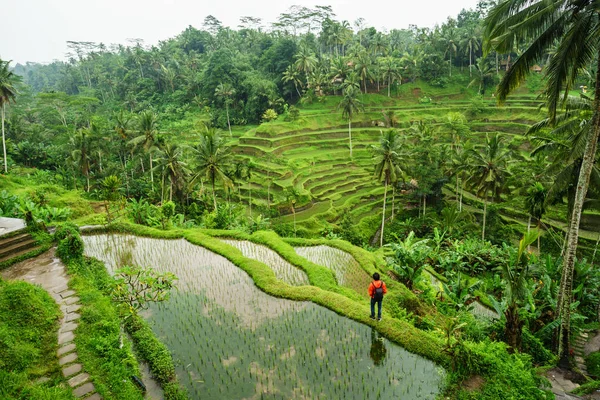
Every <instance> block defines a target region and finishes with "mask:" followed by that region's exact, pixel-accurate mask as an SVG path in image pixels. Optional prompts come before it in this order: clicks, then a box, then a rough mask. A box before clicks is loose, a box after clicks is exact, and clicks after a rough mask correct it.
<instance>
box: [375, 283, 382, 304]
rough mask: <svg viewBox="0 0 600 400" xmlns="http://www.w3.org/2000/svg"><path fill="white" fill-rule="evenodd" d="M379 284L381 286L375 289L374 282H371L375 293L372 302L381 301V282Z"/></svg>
mask: <svg viewBox="0 0 600 400" xmlns="http://www.w3.org/2000/svg"><path fill="white" fill-rule="evenodd" d="M380 282H381V286H379V287H377V286H375V281H373V287H374V288H375V293H374V294H373V299H374V300H377V301H379V300H383V281H380Z"/></svg>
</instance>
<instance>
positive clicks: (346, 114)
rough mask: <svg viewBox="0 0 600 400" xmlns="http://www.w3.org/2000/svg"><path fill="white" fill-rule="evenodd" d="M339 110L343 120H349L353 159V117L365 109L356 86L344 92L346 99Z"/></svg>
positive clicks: (349, 87) (339, 106)
mask: <svg viewBox="0 0 600 400" xmlns="http://www.w3.org/2000/svg"><path fill="white" fill-rule="evenodd" d="M337 108H338V110H339V109H340V108H341V109H342V117H343V118H348V138H349V141H350V158H352V116H353V115H354V113H357V112H359V111H360V110H362V108H363V106H362V103H361V102H360V100H358V94H357V93H356V89H355V88H354V86H348V87H347V88H346V89H345V90H344V97H343V98H342V101H341V102H340V104H338V106H337Z"/></svg>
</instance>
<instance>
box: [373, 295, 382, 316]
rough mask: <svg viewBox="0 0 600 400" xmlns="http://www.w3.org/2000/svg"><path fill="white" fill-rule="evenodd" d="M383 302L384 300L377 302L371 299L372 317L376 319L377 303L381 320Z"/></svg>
mask: <svg viewBox="0 0 600 400" xmlns="http://www.w3.org/2000/svg"><path fill="white" fill-rule="evenodd" d="M382 302H383V299H381V300H375V299H374V298H372V297H371V317H372V318H375V303H377V318H381V303H382Z"/></svg>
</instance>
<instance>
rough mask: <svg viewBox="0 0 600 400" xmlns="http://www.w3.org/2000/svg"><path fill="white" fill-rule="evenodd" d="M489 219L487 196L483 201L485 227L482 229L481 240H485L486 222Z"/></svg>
mask: <svg viewBox="0 0 600 400" xmlns="http://www.w3.org/2000/svg"><path fill="white" fill-rule="evenodd" d="M486 217H487V196H485V197H484V199H483V227H482V229H481V240H485V220H486Z"/></svg>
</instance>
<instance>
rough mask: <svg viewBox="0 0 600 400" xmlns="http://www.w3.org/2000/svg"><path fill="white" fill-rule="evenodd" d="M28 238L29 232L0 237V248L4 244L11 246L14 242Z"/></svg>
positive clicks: (29, 236)
mask: <svg viewBox="0 0 600 400" xmlns="http://www.w3.org/2000/svg"><path fill="white" fill-rule="evenodd" d="M29 238H31V235H30V234H29V233H21V234H19V235H15V236H12V237H8V238H6V239H0V249H1V248H4V246H12V245H13V244H15V243H19V242H21V241H23V240H27V239H29Z"/></svg>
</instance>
